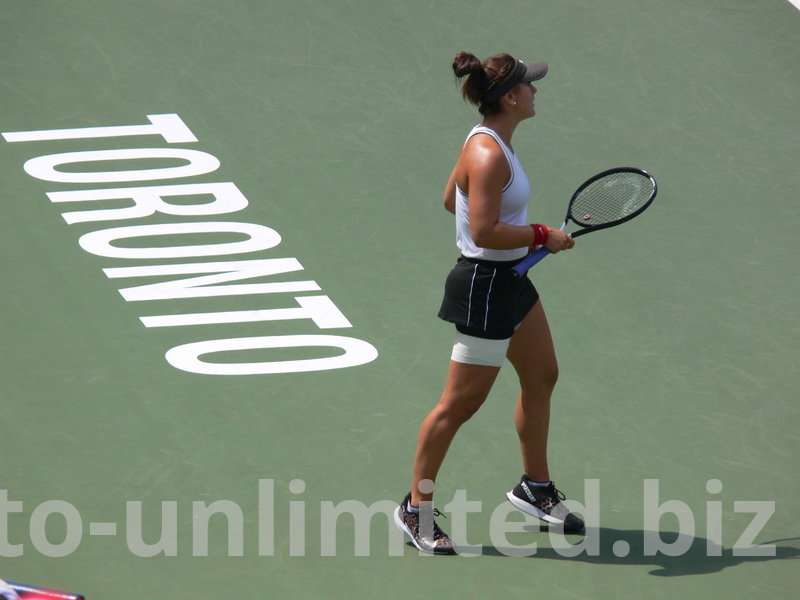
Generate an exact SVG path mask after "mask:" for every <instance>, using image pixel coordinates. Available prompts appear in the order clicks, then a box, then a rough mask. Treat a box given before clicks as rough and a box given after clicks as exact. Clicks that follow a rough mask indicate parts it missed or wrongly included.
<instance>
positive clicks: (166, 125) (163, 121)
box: [3, 114, 197, 144]
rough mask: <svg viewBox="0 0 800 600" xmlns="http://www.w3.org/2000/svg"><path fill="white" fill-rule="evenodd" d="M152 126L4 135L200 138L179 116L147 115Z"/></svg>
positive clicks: (11, 138) (24, 138) (12, 138)
mask: <svg viewBox="0 0 800 600" xmlns="http://www.w3.org/2000/svg"><path fill="white" fill-rule="evenodd" d="M147 118H148V119H149V120H150V125H117V126H114V127H80V128H77V129H44V130H41V131H12V132H7V133H4V134H3V137H4V138H5V140H6V141H7V142H43V141H51V140H77V139H87V138H90V139H91V138H105V137H123V136H128V135H160V136H161V137H163V138H164V140H165V141H166V142H167V143H169V144H184V143H187V142H196V141H197V138H196V137H195V136H194V134H193V133H192V132H191V131H189V128H188V127H187V126H186V124H185V123H184V122H183V121H182V120H181V118H180V117H179V116H178V115H176V114H166V115H147Z"/></svg>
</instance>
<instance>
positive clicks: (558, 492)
mask: <svg viewBox="0 0 800 600" xmlns="http://www.w3.org/2000/svg"><path fill="white" fill-rule="evenodd" d="M550 487H551V488H553V496H555V497H556V498H558V499H559V500H566V499H567V497H566V496H565V495H564V494H563V493H562V492H561V490H559V489H558V488H557V487H556V486H555V484H554V483H550Z"/></svg>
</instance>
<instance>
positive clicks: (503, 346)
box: [450, 331, 511, 367]
mask: <svg viewBox="0 0 800 600" xmlns="http://www.w3.org/2000/svg"><path fill="white" fill-rule="evenodd" d="M509 343H511V338H508V339H505V340H487V339H484V338H478V337H473V336H471V335H464V334H463V333H461V332H460V331H456V339H455V341H454V342H453V354H452V355H451V356H450V359H451V360H454V361H456V362H460V363H466V364H468V365H485V366H487V367H502V366H503V363H504V362H505V360H506V352H508V345H509Z"/></svg>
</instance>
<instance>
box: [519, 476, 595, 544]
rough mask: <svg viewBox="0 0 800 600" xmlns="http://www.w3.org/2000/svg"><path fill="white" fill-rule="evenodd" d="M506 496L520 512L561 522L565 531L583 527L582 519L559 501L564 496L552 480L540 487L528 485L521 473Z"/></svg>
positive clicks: (577, 529) (554, 523)
mask: <svg viewBox="0 0 800 600" xmlns="http://www.w3.org/2000/svg"><path fill="white" fill-rule="evenodd" d="M506 496H507V497H508V500H509V502H511V504H513V505H514V506H515V507H517V508H518V509H519V510H521V511H522V512H526V513H528V514H529V515H533V516H534V517H537V518H539V519H541V520H542V521H546V522H548V523H552V524H553V525H562V524H563V525H564V531H565V532H575V531H581V530H582V529H583V520H582V519H580V518H578V517H576V516H575V515H573V514H572V513H571V512H569V509H568V508H567V507H566V506H564V505H563V504H562V503H561V501H562V500H566V497H565V496H564V494H562V493H561V492H560V491H559V490H557V489H556V486H555V484H553V482H552V481H551V482H550V483H549V484H548V485H547V486H542V487H540V486H535V485H530V480H529V479H528V478H527V477H526V476H525V475H523V476H522V479H521V480H520V482H519V483H518V484H517V487H515V488H514V489H513V490H511V491H510V492H508V493H507V494H506Z"/></svg>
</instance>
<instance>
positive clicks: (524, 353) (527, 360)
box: [508, 302, 558, 481]
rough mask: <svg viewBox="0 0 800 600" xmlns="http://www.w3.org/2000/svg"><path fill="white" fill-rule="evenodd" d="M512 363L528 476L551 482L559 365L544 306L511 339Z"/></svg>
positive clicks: (536, 306)
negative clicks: (553, 400)
mask: <svg viewBox="0 0 800 600" xmlns="http://www.w3.org/2000/svg"><path fill="white" fill-rule="evenodd" d="M508 359H509V360H510V361H511V364H513V365H514V368H515V369H516V371H517V375H518V376H519V381H520V388H521V389H520V393H519V398H518V401H517V407H516V414H515V424H516V427H517V434H518V435H519V443H520V449H521V450H522V464H523V468H524V469H525V474H526V475H527V476H528V477H529V478H530V479H532V480H534V481H550V470H549V467H548V463H547V437H548V433H549V431H550V396H551V394H552V392H553V388H554V387H555V385H556V381H557V380H558V362H557V360H556V353H555V348H554V346H553V338H552V336H551V335H550V326H549V325H548V323H547V317H546V316H545V314H544V308H543V307H542V303H541V302H537V303H536V305H535V306H534V307H533V308H532V309H531V311H530V312H529V313H528V315H527V316H526V317H525V319H524V320H523V321H522V324H521V326H520V328H519V329H518V330H517V331H516V332H515V333H514V335H513V337H512V338H511V344H510V345H509V348H508Z"/></svg>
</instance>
